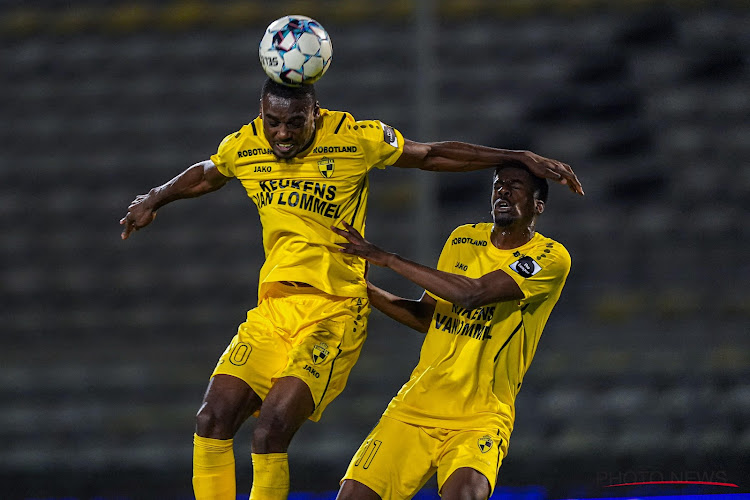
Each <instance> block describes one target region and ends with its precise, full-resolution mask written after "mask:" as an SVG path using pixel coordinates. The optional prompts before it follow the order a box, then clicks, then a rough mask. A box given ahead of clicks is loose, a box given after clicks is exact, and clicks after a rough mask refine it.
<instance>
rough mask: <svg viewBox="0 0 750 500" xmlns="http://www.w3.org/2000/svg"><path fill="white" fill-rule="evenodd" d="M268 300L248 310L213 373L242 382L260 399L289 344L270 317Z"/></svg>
mask: <svg viewBox="0 0 750 500" xmlns="http://www.w3.org/2000/svg"><path fill="white" fill-rule="evenodd" d="M271 302H272V301H269V300H266V301H263V302H261V304H259V305H258V307H256V308H254V309H251V310H250V311H248V313H247V319H246V320H245V321H244V322H243V323H241V324H240V325H239V327H238V328H237V334H236V335H235V336H234V337H233V338H232V340H231V342H230V343H229V345H228V346H227V348H226V350H225V351H224V353H223V354H222V355H221V356H220V357H219V360H218V362H217V364H216V368H215V369H214V371H213V374H212V377H214V378H215V377H216V376H218V375H230V376H232V377H236V378H238V379H240V380H242V381H244V382H245V383H246V384H247V385H248V386H249V387H251V388H252V390H253V392H254V393H255V394H257V395H258V396H259V397H260V398H261V399H265V397H266V395H267V394H268V392H269V391H270V390H271V386H272V384H273V378H274V377H275V376H277V375H278V374H279V373H280V372H281V370H283V369H284V367H285V366H286V364H287V361H288V352H289V343H288V342H287V341H286V340H285V339H284V337H283V335H280V334H279V332H278V331H277V329H276V326H275V325H274V324H273V323H272V322H271V321H270V320H269V315H270V312H269V310H270V309H271V308H272V304H271Z"/></svg>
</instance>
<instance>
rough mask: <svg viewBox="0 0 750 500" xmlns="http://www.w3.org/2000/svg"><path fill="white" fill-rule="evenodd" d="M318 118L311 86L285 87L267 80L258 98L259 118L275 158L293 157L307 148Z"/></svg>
mask: <svg viewBox="0 0 750 500" xmlns="http://www.w3.org/2000/svg"><path fill="white" fill-rule="evenodd" d="M319 116H320V106H319V105H318V101H317V98H316V96H315V87H314V86H313V85H301V86H299V87H288V86H286V85H281V84H280V83H276V82H274V81H273V80H271V79H270V78H269V79H268V80H266V83H265V84H264V85H263V90H262V91H261V95H260V117H261V119H262V120H263V132H264V134H265V136H266V139H267V140H268V142H269V144H270V145H271V149H272V150H273V154H274V155H276V156H277V157H278V158H283V159H289V158H293V157H295V156H297V155H298V154H299V153H301V152H302V151H304V150H305V149H306V148H307V146H309V145H310V143H311V142H312V140H313V137H314V136H315V126H316V121H317V119H318V117H319Z"/></svg>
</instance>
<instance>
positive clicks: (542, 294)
mask: <svg viewBox="0 0 750 500" xmlns="http://www.w3.org/2000/svg"><path fill="white" fill-rule="evenodd" d="M503 270H504V271H505V272H506V273H508V275H509V276H510V277H511V278H513V280H514V281H515V282H516V283H517V284H518V287H519V288H520V289H521V291H522V292H523V295H524V298H523V299H522V300H521V302H522V303H524V304H525V303H531V302H539V301H542V300H545V299H546V298H547V297H549V296H550V295H551V294H552V293H553V292H554V291H556V290H558V289H559V288H560V287H561V286H562V285H563V284H564V283H565V279H566V278H567V276H568V273H569V272H570V254H569V253H568V251H567V250H566V249H565V247H563V246H562V245H561V244H559V243H556V242H555V243H549V242H547V243H545V244H544V245H540V246H539V247H536V248H534V249H533V250H532V251H531V252H529V253H528V254H527V255H522V256H518V257H515V258H513V260H511V261H510V262H508V263H507V265H505V266H504V267H503Z"/></svg>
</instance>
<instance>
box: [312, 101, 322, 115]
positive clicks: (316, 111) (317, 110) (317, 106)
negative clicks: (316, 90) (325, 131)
mask: <svg viewBox="0 0 750 500" xmlns="http://www.w3.org/2000/svg"><path fill="white" fill-rule="evenodd" d="M313 117H314V118H315V119H316V120H317V119H318V118H320V102H318V101H315V107H314V108H313Z"/></svg>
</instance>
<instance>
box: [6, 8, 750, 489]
mask: <svg viewBox="0 0 750 500" xmlns="http://www.w3.org/2000/svg"><path fill="white" fill-rule="evenodd" d="M290 13H300V14H306V15H309V16H311V17H314V18H316V19H317V20H318V21H320V22H321V23H322V24H323V25H324V26H325V27H326V28H327V30H328V31H329V33H330V35H331V37H332V40H333V46H334V50H333V54H334V55H333V63H332V66H331V68H330V70H329V72H328V73H327V74H326V76H325V77H324V78H323V79H322V80H321V81H320V82H319V83H318V84H317V85H316V86H317V88H318V93H319V98H320V101H321V103H322V105H323V107H327V108H330V109H339V110H348V111H350V112H352V113H353V114H354V116H355V117H356V118H359V119H366V118H376V119H381V120H383V121H384V122H386V123H388V124H390V125H393V126H395V127H397V128H398V129H399V130H401V131H402V132H403V133H404V135H405V136H407V137H409V138H412V139H416V140H450V139H455V140H464V141H469V142H473V143H480V144H485V145H492V146H498V147H506V148H519V149H530V150H532V151H535V152H537V153H540V154H543V155H545V156H550V157H553V158H558V159H561V160H564V161H566V162H568V163H570V164H571V165H572V166H573V168H574V169H575V171H576V172H577V174H578V175H579V177H580V179H581V181H582V182H583V185H584V188H585V190H586V196H585V197H583V198H581V197H578V196H575V195H573V194H571V193H570V192H568V190H567V189H566V188H563V187H560V186H553V189H552V190H551V196H550V201H549V203H548V205H547V211H546V212H545V214H544V215H543V217H542V219H541V221H540V224H539V227H538V229H539V231H540V232H542V233H543V234H545V235H547V236H550V237H553V238H555V239H558V240H560V241H562V242H563V243H564V244H565V245H566V246H567V247H568V249H569V250H570V253H571V254H572V257H573V270H572V273H571V275H570V278H569V280H568V284H567V286H566V289H565V291H564V294H563V297H562V299H561V301H560V303H559V304H558V306H557V308H556V310H555V312H554V313H553V316H552V318H551V319H550V322H549V324H548V326H547V328H546V331H545V334H544V335H543V338H542V341H541V344H540V347H539V351H538V353H537V356H536V359H535V361H534V363H533V364H532V367H531V369H530V371H529V373H528V375H527V377H526V379H525V382H524V388H523V390H522V391H521V394H520V396H519V398H518V402H517V424H516V429H515V431H514V433H513V437H512V440H511V444H510V454H509V456H508V457H507V459H506V460H505V462H504V464H503V466H502V468H501V472H500V484H501V485H505V486H524V487H526V486H537V487H539V488H540V489H541V490H540V491H543V492H544V494H545V495H547V496H549V497H558V498H559V497H563V496H594V495H604V494H607V495H610V494H613V493H614V490H613V489H607V488H606V487H607V486H610V485H612V484H616V483H620V482H629V481H630V482H632V481H634V480H635V479H636V478H644V477H646V479H649V480H654V479H659V478H660V477H661V478H662V479H672V480H674V479H683V480H694V481H695V480H703V481H709V482H711V481H712V482H729V483H734V484H738V485H739V486H740V488H739V490H741V491H749V490H750V465H749V464H750V459H749V455H750V335H748V333H750V332H749V331H748V330H749V328H748V325H749V324H750V289H749V287H748V285H749V284H750V263H749V262H748V251H747V246H748V244H749V243H750V226H748V223H747V216H748V208H747V201H748V198H749V197H750V164H749V163H748V156H746V155H748V154H750V119H749V118H750V92H749V91H750V85H749V84H750V29H749V27H750V3H748V2H747V1H740V0H736V1H714V2H708V1H700V0H690V1H688V0H683V1H647V0H644V1H632V0H621V1H611V2H608V1H601V0H599V1H596V0H547V1H541V0H512V1H511V0H507V1H502V2H500V1H492V0H472V1H466V0H463V1H460V0H442V1H437V0H435V1H434V2H430V1H427V0H421V1H420V0H411V1H403V0H383V1H380V2H369V1H365V0H356V1H348V2H336V1H318V2H304V1H297V2H293V1H278V2H273V3H271V2H261V1H241V0H240V1H226V2H202V1H173V2H156V1H145V0H144V1H140V2H135V3H131V2H121V1H116V0H106V1H78V2H66V1H60V0H44V1H42V0H40V1H36V2H33V3H29V2H20V1H8V0H6V1H3V2H2V3H0V40H2V48H1V49H0V64H1V65H2V74H3V78H2V82H1V84H0V85H1V87H0V108H1V109H2V117H3V119H2V121H1V122H0V148H1V151H2V156H0V162H2V163H1V164H0V229H1V230H2V235H1V236H0V256H2V263H1V264H0V304H1V305H0V314H1V315H0V325H2V326H1V328H2V335H1V337H0V338H1V339H2V340H1V342H2V344H1V346H2V347H1V348H0V401H2V411H0V441H2V443H3V445H2V446H1V447H0V497H2V498H4V499H5V498H8V499H12V498H25V497H42V496H47V497H51V496H58V497H61V496H78V497H93V496H96V495H110V496H113V495H119V496H118V498H120V497H126V498H131V497H132V498H164V499H167V498H188V497H189V496H190V495H191V486H190V476H191V456H192V432H193V416H194V414H195V412H196V410H197V408H198V404H199V402H200V400H201V397H202V393H203V391H204V389H205V386H206V383H207V381H208V376H209V375H210V373H211V371H212V369H213V367H214V364H215V361H216V359H217V357H218V356H219V354H220V353H221V352H222V351H223V349H224V348H225V346H226V344H227V343H228V342H229V340H230V339H231V337H232V335H233V334H234V332H235V330H236V327H237V325H238V324H239V323H240V322H241V321H242V320H243V319H244V315H245V312H246V310H247V309H249V308H251V307H253V306H254V304H255V302H256V299H257V295H256V288H257V277H258V270H259V268H260V265H261V263H262V258H263V251H262V246H261V241H260V227H259V223H258V216H257V213H256V211H255V208H254V207H253V206H252V204H251V202H250V200H249V199H248V198H247V197H246V196H245V194H244V191H243V189H242V187H241V186H240V185H239V183H237V182H233V183H231V184H230V185H229V186H227V187H226V188H224V189H223V190H221V191H219V192H218V193H213V194H210V195H207V196H205V197H204V198H201V199H200V200H188V201H181V202H178V203H175V204H173V205H170V206H169V207H167V208H165V209H163V210H162V211H161V212H160V214H159V218H158V219H157V221H156V222H155V223H154V224H153V225H152V226H150V227H149V228H147V229H145V230H143V231H140V232H138V233H137V234H136V235H134V237H133V238H131V239H129V240H128V241H127V242H122V241H121V240H120V227H119V225H118V220H119V219H120V218H121V217H122V216H123V215H124V214H125V210H126V207H127V206H128V204H129V203H130V201H131V200H132V199H133V198H134V196H135V195H136V194H138V193H144V192H146V191H147V190H148V189H149V188H151V187H152V186H155V185H158V184H161V183H163V182H164V181H166V180H168V179H169V178H171V177H173V176H174V175H176V174H177V173H179V172H180V171H182V170H183V169H185V168H187V167H188V166H189V165H191V164H192V163H194V162H196V161H200V160H203V159H205V158H207V157H208V156H209V155H211V154H212V153H213V152H215V150H216V147H217V145H218V143H219V142H220V141H221V139H222V138H223V137H224V136H225V135H226V134H228V133H230V132H232V131H235V130H237V129H238V128H239V127H240V126H241V125H242V124H244V123H247V122H248V121H250V120H251V119H252V118H253V117H254V116H255V115H256V114H257V109H258V99H259V91H260V86H261V84H262V82H263V80H264V75H263V73H262V70H261V69H260V65H259V63H258V56H257V45H258V42H259V40H260V37H261V35H262V33H263V30H264V29H265V27H266V25H267V24H268V23H270V22H271V21H272V20H274V19H276V18H278V17H280V16H282V15H285V14H290ZM371 182H372V191H371V198H370V199H371V203H370V209H369V218H368V226H367V236H368V238H369V239H370V240H372V241H374V242H376V243H378V244H380V245H381V246H383V247H385V248H387V249H390V250H392V251H397V252H399V253H401V254H402V255H404V256H407V257H410V258H413V259H417V260H420V261H422V262H424V263H426V264H430V265H434V264H435V262H436V259H437V256H438V254H439V251H440V248H441V246H442V243H443V241H444V239H445V238H446V237H447V236H448V234H449V233H450V231H451V230H452V229H453V228H454V227H455V226H456V225H458V224H461V223H465V222H478V221H488V220H490V216H489V195H490V183H491V174H490V173H489V172H479V173H474V174H471V175H458V174H440V175H436V174H429V173H422V172H418V173H412V172H408V171H406V172H404V171H397V170H396V169H393V170H392V171H386V172H380V171H377V172H373V174H372V175H371ZM425 187H426V188H425ZM415 228H416V229H415ZM371 279H372V280H373V281H375V282H376V283H377V284H379V285H381V286H383V287H385V288H388V289H391V290H393V291H395V292H396V293H400V294H403V295H407V296H410V297H415V298H416V297H418V296H419V294H420V292H421V290H419V289H416V288H415V287H413V286H411V285H410V284H408V283H406V282H405V281H404V280H402V279H400V278H398V277H397V276H396V275H394V274H392V273H388V272H384V271H382V270H380V269H374V270H373V272H372V275H371ZM420 342H421V337H420V335H418V334H416V333H413V332H410V331H408V330H407V329H406V328H403V327H400V326H399V325H398V324H396V323H394V322H392V321H390V320H388V319H387V318H385V317H384V316H383V315H381V314H379V313H377V312H374V313H373V314H372V316H371V322H370V338H369V340H368V342H367V344H366V345H365V349H364V352H363V354H362V357H361V359H360V362H359V364H358V365H357V366H356V367H355V369H354V371H353V373H352V376H351V379H350V382H349V385H348V388H347V390H346V391H345V392H344V394H343V395H342V396H341V397H340V398H339V399H338V400H337V401H335V402H334V403H333V404H332V405H331V407H330V408H329V409H328V410H327V412H326V414H325V416H324V419H323V421H322V422H320V423H317V424H316V423H307V424H305V425H304V426H303V427H302V429H301V431H300V432H299V434H298V435H297V437H296V438H295V441H294V442H293V444H292V448H291V450H290V457H291V467H292V488H293V490H294V491H312V492H322V491H330V490H334V489H336V487H337V481H338V479H339V477H340V475H341V474H342V473H343V471H344V470H345V468H346V465H347V464H348V461H349V458H350V457H351V455H352V454H353V452H354V451H355V450H356V448H357V447H358V445H359V444H360V442H361V440H362V439H363V437H364V436H365V435H366V434H367V432H368V430H369V429H370V428H371V427H372V426H373V425H374V423H375V421H376V420H377V418H378V417H379V416H380V413H381V412H382V410H383V409H384V408H385V405H386V404H387V403H388V401H389V399H390V398H391V397H392V395H393V394H395V392H396V391H397V390H398V388H399V387H400V386H401V384H402V383H403V382H404V381H405V380H406V379H407V377H408V374H409V373H410V371H411V369H412V368H413V366H414V365H415V363H416V361H417V358H418V353H419V345H420ZM251 427H252V422H251V421H250V422H248V425H247V426H246V428H245V429H243V430H242V431H241V432H240V434H239V435H238V437H237V439H236V456H237V468H238V480H239V483H240V484H239V488H238V492H239V493H243V492H244V493H245V494H246V493H247V492H248V491H249V485H250V450H249V448H250V445H249V443H250V429H251ZM645 474H648V475H647V476H644V475H645ZM243 485H244V486H243ZM734 491H738V489H731V488H730V489H727V488H726V487H715V488H714V489H712V490H711V491H710V492H712V493H731V492H734Z"/></svg>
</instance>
